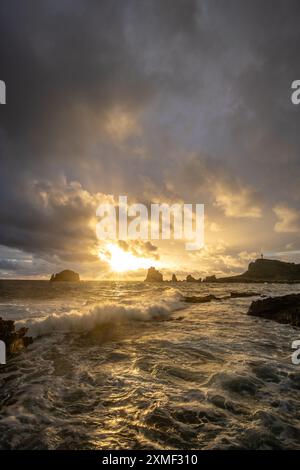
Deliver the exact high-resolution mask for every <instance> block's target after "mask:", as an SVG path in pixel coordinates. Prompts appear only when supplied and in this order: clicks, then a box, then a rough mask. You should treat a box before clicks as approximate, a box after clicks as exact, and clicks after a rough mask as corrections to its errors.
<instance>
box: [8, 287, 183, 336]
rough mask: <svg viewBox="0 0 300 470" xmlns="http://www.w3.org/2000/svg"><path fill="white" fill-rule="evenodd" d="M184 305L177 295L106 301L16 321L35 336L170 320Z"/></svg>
mask: <svg viewBox="0 0 300 470" xmlns="http://www.w3.org/2000/svg"><path fill="white" fill-rule="evenodd" d="M180 308H182V302H181V301H180V300H179V298H178V296H176V295H172V294H171V295H167V296H166V299H165V300H162V301H160V302H156V303H152V304H151V303H149V304H145V305H142V306H141V305H140V304H135V305H129V306H127V305H126V306H124V305H120V304H119V303H114V302H105V303H103V304H99V305H95V306H93V307H92V308H90V309H88V310H82V311H78V310H71V311H70V312H64V313H61V314H56V313H53V314H51V315H48V316H47V317H45V318H41V319H28V320H26V321H24V320H21V321H18V322H17V325H18V326H26V327H27V328H29V331H30V334H31V335H32V336H33V337H38V336H44V335H47V334H51V333H56V332H57V333H58V332H59V333H64V332H65V333H68V332H81V331H82V332H88V331H91V330H93V329H94V328H97V327H101V326H102V325H107V324H118V323H124V322H130V321H151V320H167V319H168V318H169V317H170V314H171V313H172V312H173V311H175V310H178V309H180Z"/></svg>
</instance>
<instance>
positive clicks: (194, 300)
mask: <svg viewBox="0 0 300 470" xmlns="http://www.w3.org/2000/svg"><path fill="white" fill-rule="evenodd" d="M212 300H221V299H220V298H219V297H216V296H215V295H213V294H209V295H204V296H196V295H194V296H191V297H184V301H185V302H188V303H190V304H204V303H206V302H211V301H212Z"/></svg>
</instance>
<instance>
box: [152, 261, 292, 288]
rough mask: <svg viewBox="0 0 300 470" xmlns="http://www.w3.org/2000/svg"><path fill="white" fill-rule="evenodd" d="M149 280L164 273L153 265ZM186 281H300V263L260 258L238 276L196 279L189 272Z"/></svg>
mask: <svg viewBox="0 0 300 470" xmlns="http://www.w3.org/2000/svg"><path fill="white" fill-rule="evenodd" d="M145 281H147V282H162V281H163V275H162V274H161V273H160V272H159V271H158V270H156V269H155V268H153V267H151V268H150V269H149V270H148V273H147V277H146V279H145ZM185 281H186V282H209V283H225V282H244V283H251V282H257V283H259V282H280V283H296V282H300V264H295V263H287V262H285V261H279V260H271V259H264V258H259V259H256V260H255V261H253V262H251V263H250V264H249V266H248V269H247V271H245V272H244V273H242V274H238V275H236V276H228V277H220V278H217V277H216V276H215V275H211V276H207V277H206V278H204V279H201V278H199V279H196V278H194V277H193V276H192V275H191V274H188V275H187V277H186V279H185ZM172 282H178V281H177V278H176V275H175V274H173V276H172Z"/></svg>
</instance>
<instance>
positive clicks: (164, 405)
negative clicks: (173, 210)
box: [0, 280, 300, 450]
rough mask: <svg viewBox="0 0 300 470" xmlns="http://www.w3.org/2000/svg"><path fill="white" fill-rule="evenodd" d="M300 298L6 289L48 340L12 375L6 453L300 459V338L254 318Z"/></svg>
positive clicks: (11, 364)
mask: <svg viewBox="0 0 300 470" xmlns="http://www.w3.org/2000/svg"><path fill="white" fill-rule="evenodd" d="M299 288H300V285H296V284H293V285H291V284H290V285H284V284H209V283H203V284H198V283H186V282H178V283H168V282H164V283H153V284H151V283H145V282H125V281H122V282H121V281H120V282H112V281H109V282H104V281H99V282H98V281H95V282H94V281H86V282H85V281H82V282H80V283H50V282H48V281H9V280H5V281H4V280H2V281H0V316H1V317H2V318H4V319H12V320H15V321H16V327H17V328H19V327H21V326H26V327H28V328H29V331H28V335H31V336H33V338H34V342H33V344H32V345H30V346H29V347H28V348H27V349H26V350H23V351H21V352H20V353H18V354H16V355H15V356H13V357H12V358H10V359H9V360H8V362H7V364H6V365H2V366H0V449H106V450H107V449H122V450H125V449H149V450H151V449H168V450H169V449H300V365H298V366H297V365H294V364H293V363H292V360H291V356H292V353H293V350H292V342H293V341H295V340H299V339H300V330H299V329H297V328H295V327H292V326H290V325H283V324H278V323H276V322H273V321H270V320H265V319H261V318H256V317H253V316H249V315H247V311H248V308H249V306H250V304H251V302H252V301H254V300H257V299H259V298H261V296H278V295H284V294H287V293H292V292H299ZM232 291H234V292H239V293H244V292H248V293H249V292H251V293H253V297H246V298H243V297H240V298H239V297H237V298H230V293H231V292H232ZM208 294H213V295H215V296H216V297H218V298H220V300H213V301H211V302H207V303H189V302H187V298H188V297H191V296H204V295H208Z"/></svg>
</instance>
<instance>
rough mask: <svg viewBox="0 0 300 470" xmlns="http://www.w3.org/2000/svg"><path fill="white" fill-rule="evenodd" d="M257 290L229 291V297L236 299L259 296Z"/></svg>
mask: <svg viewBox="0 0 300 470" xmlns="http://www.w3.org/2000/svg"><path fill="white" fill-rule="evenodd" d="M260 295H261V294H260V293H259V292H230V297H231V298H232V299H237V298H238V297H256V296H260Z"/></svg>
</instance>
